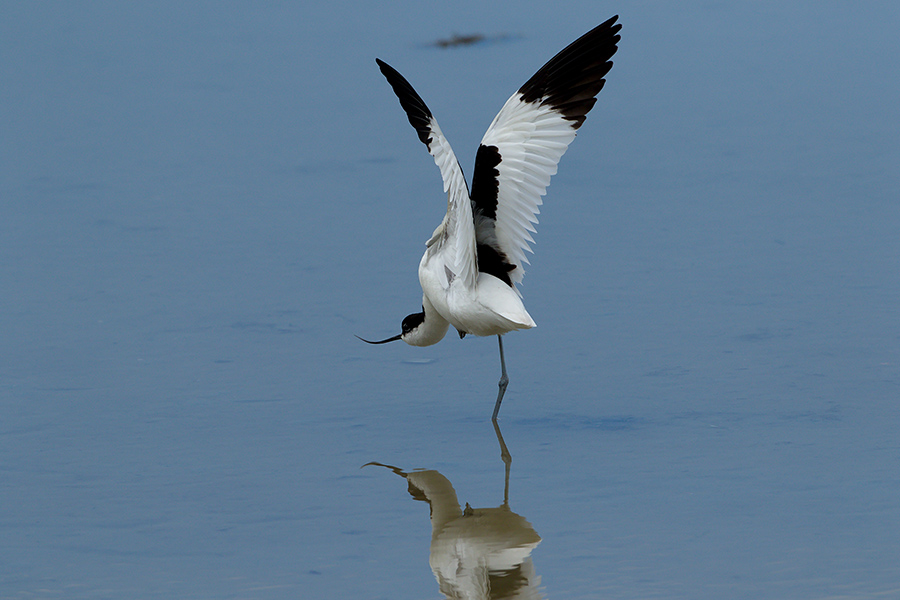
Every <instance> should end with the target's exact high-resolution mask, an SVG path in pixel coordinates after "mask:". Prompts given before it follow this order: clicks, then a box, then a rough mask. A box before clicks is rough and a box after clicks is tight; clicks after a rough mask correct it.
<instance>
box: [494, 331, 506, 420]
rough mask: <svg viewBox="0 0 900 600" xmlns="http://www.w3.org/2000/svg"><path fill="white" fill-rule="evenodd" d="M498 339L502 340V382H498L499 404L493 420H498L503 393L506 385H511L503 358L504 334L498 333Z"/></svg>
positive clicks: (495, 408)
mask: <svg viewBox="0 0 900 600" xmlns="http://www.w3.org/2000/svg"><path fill="white" fill-rule="evenodd" d="M497 341H499V342H500V382H499V383H498V384H497V385H499V386H500V393H499V394H497V404H495V405H494V416H492V417H491V420H492V421H496V420H497V413H499V412H500V403H501V402H503V394H505V393H506V386H507V385H509V377H508V376H507V375H506V359H504V358H503V336H502V335H498V336H497Z"/></svg>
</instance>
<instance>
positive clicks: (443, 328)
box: [403, 296, 450, 346]
mask: <svg viewBox="0 0 900 600" xmlns="http://www.w3.org/2000/svg"><path fill="white" fill-rule="evenodd" d="M422 308H423V309H424V311H425V320H424V321H422V323H421V324H420V325H419V326H418V327H416V328H415V329H413V330H412V331H410V332H409V333H407V334H405V335H404V336H403V341H404V342H406V343H407V344H409V345H410V346H431V345H432V344H437V343H438V342H439V341H441V340H442V339H444V336H445V335H447V329H449V328H450V323H449V322H448V321H447V319H445V318H444V317H442V316H441V315H440V313H439V312H438V311H437V310H435V308H434V306H432V304H431V302H430V301H429V300H428V297H427V296H422Z"/></svg>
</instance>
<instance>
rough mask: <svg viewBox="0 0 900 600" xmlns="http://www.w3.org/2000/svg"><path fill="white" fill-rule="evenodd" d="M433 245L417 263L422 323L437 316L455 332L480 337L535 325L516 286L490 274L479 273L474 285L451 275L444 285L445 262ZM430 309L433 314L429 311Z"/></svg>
mask: <svg viewBox="0 0 900 600" xmlns="http://www.w3.org/2000/svg"><path fill="white" fill-rule="evenodd" d="M432 248H433V246H431V247H429V248H428V249H427V250H426V251H425V254H424V255H423V256H422V261H421V262H420V263H419V283H420V284H422V296H423V298H422V306H423V308H424V310H425V323H428V321H430V320H431V319H433V318H435V317H437V316H439V317H441V318H442V319H443V320H445V321H447V322H449V323H450V324H451V325H453V326H454V327H455V328H456V329H457V330H458V331H460V332H462V333H471V334H473V335H479V336H489V335H502V334H504V333H508V332H510V331H515V330H516V329H531V328H532V327H534V326H535V323H534V320H533V319H532V318H531V315H529V314H528V311H527V310H525V305H524V304H522V299H521V298H520V297H519V295H518V294H517V293H516V291H515V289H514V288H511V287H510V286H508V285H506V284H505V283H503V282H502V281H500V280H499V279H497V278H496V277H494V276H493V275H488V274H487V273H478V276H477V278H476V280H475V286H474V287H470V286H467V285H465V283H464V281H463V279H462V278H460V277H454V278H453V279H452V281H449V282H447V283H449V286H448V287H445V283H444V282H446V281H447V279H448V277H447V273H446V269H445V266H444V261H443V260H441V256H440V251H439V250H438V251H437V252H433V251H432ZM429 308H430V309H431V310H432V311H434V312H435V313H436V315H435V314H429V312H430V311H429ZM436 320H437V319H436ZM444 331H445V332H446V328H445V329H444ZM441 337H443V336H441ZM429 341H430V340H429ZM437 341H439V340H435V341H433V342H431V343H435V342H437ZM423 345H424V344H423Z"/></svg>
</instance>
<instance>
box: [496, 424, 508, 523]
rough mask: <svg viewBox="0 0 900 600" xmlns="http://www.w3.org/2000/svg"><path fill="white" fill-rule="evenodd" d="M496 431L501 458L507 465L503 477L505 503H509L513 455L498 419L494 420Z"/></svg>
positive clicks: (506, 504) (505, 504)
mask: <svg viewBox="0 0 900 600" xmlns="http://www.w3.org/2000/svg"><path fill="white" fill-rule="evenodd" d="M494 433H496V434H497V441H498V442H500V460H502V461H503V465H504V466H505V467H506V475H505V477H504V478H503V505H504V506H508V505H509V468H510V466H511V465H512V455H511V454H510V453H509V449H508V448H507V447H506V442H504V441H503V434H502V433H500V425H498V424H497V421H494Z"/></svg>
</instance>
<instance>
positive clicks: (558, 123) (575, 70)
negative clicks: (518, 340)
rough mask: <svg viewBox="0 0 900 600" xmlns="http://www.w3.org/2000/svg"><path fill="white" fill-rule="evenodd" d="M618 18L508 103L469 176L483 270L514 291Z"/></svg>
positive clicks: (611, 49)
mask: <svg viewBox="0 0 900 600" xmlns="http://www.w3.org/2000/svg"><path fill="white" fill-rule="evenodd" d="M617 18H618V17H613V18H611V19H609V20H608V21H606V22H605V23H603V24H601V25H598V26H597V27H595V28H594V29H592V30H591V31H589V32H588V33H586V34H584V35H583V36H582V37H580V38H578V39H577V40H576V41H574V42H572V44H570V45H569V46H568V47H566V48H565V49H564V50H562V52H560V53H559V54H557V55H556V56H554V57H553V58H552V59H551V60H550V61H549V62H548V63H547V64H546V65H544V66H543V67H541V69H540V70H539V71H538V72H537V73H535V74H534V76H533V77H532V78H531V79H529V80H528V81H527V82H526V83H525V85H523V86H522V87H521V88H519V90H518V91H517V92H516V93H515V94H513V95H512V97H511V98H510V99H509V100H507V101H506V104H504V105H503V108H502V109H500V112H499V114H497V116H496V117H495V118H494V121H493V123H491V126H490V127H489V128H488V130H487V133H485V135H484V138H483V139H482V140H481V146H479V148H478V153H477V154H476V155H475V172H474V174H473V176H472V204H473V207H474V214H475V235H476V244H477V255H478V261H479V270H481V271H485V272H487V273H490V274H492V275H494V276H497V277H499V278H500V279H502V280H503V281H505V282H506V283H507V284H509V285H510V286H512V287H513V288H515V285H514V284H516V283H518V282H520V281H521V280H522V277H523V275H524V269H523V266H524V264H527V263H528V260H527V258H526V257H525V251H528V252H531V247H530V246H529V245H528V244H529V243H534V239H532V237H531V233H534V232H535V229H534V224H536V223H537V215H538V213H539V212H540V210H539V208H538V207H539V206H540V205H541V203H542V200H541V196H543V195H544V194H545V193H546V192H547V186H548V185H549V184H550V177H551V176H553V175H555V174H556V167H557V164H558V163H559V159H560V158H561V157H562V155H563V154H564V153H565V151H566V149H567V148H568V146H569V144H570V143H571V142H572V140H573V139H575V131H576V130H577V129H578V128H579V127H581V124H582V123H584V120H585V116H586V115H587V113H588V111H590V110H591V108H592V107H593V106H594V103H595V102H596V98H595V96H596V95H597V94H598V93H599V92H600V90H601V89H602V88H603V84H604V83H605V81H606V80H605V79H604V77H605V76H606V74H607V73H608V72H609V70H610V69H611V68H612V62H611V61H610V58H612V56H613V54H615V53H616V50H617V49H618V48H617V46H616V44H617V43H618V41H619V36H618V35H617V33H618V31H619V30H620V29H621V28H622V26H621V25H617V24H616V19H617Z"/></svg>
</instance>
